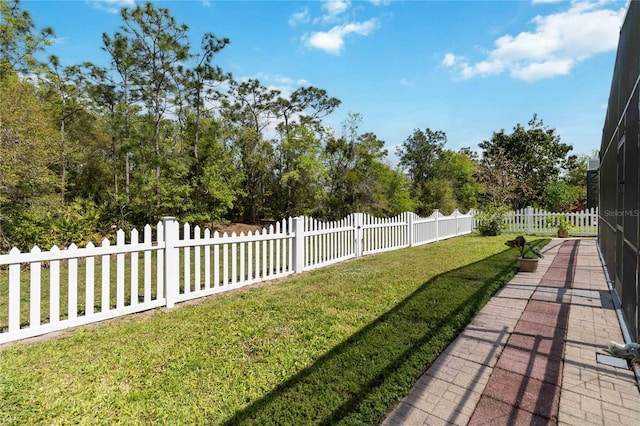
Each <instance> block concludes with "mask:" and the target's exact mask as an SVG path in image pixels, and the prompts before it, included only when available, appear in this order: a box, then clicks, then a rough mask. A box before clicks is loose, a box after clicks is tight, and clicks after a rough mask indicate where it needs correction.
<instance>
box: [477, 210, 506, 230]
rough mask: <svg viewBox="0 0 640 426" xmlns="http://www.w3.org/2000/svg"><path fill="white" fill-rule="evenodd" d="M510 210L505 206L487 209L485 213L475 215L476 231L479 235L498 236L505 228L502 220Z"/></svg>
mask: <svg viewBox="0 0 640 426" xmlns="http://www.w3.org/2000/svg"><path fill="white" fill-rule="evenodd" d="M510 211H511V210H510V209H509V208H508V207H506V206H500V207H489V208H488V209H487V210H486V211H484V212H480V213H478V214H477V215H476V219H477V224H476V229H477V230H478V232H479V233H480V235H484V236H495V235H500V234H501V233H502V230H503V229H504V228H505V224H504V220H505V218H506V215H507V213H509V212H510Z"/></svg>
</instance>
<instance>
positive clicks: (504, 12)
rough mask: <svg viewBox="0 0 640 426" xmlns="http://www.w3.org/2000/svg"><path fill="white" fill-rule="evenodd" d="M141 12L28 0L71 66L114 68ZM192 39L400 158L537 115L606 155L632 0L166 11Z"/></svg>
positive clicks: (384, 1) (175, 4) (175, 6)
mask: <svg viewBox="0 0 640 426" xmlns="http://www.w3.org/2000/svg"><path fill="white" fill-rule="evenodd" d="M139 3H142V2H138V1H136V0H109V1H89V0H77V1H34V0H24V1H23V8H24V9H26V10H27V11H29V12H30V13H31V15H32V16H33V18H34V21H35V23H36V25H37V26H38V27H42V26H51V27H53V28H54V30H55V32H56V36H57V39H56V44H55V46H53V47H52V48H50V50H49V51H48V52H49V53H54V54H56V55H58V56H59V57H60V59H61V63H62V64H63V65H73V64H77V63H80V62H84V61H92V62H94V63H99V64H104V65H106V63H105V61H106V57H105V55H104V53H103V52H102V51H101V45H102V41H101V37H102V33H103V32H106V33H108V34H113V33H114V32H115V31H117V29H118V26H119V25H120V24H121V20H120V16H119V13H118V10H119V8H120V7H123V6H124V7H131V6H132V5H135V4H139ZM154 3H155V4H157V5H158V6H161V7H167V8H168V9H169V10H170V11H171V13H172V14H173V16H174V17H176V19H177V20H178V22H180V23H185V24H187V25H188V26H189V28H190V35H191V38H192V42H193V44H194V45H198V44H199V40H200V38H201V36H202V34H204V33H205V32H213V33H214V34H215V35H217V36H219V37H228V38H230V40H231V43H230V45H229V46H227V47H226V48H225V49H224V50H223V51H222V52H221V53H220V54H219V56H218V57H217V64H218V65H219V66H221V67H222V68H223V69H224V70H225V71H228V72H231V73H232V74H233V75H234V77H235V78H236V79H242V78H258V79H259V80H260V81H261V82H262V83H263V84H265V85H267V86H272V87H274V88H279V89H280V90H282V91H283V92H284V93H288V92H291V91H293V90H295V88H296V87H299V86H300V85H314V86H316V87H319V88H322V89H325V90H327V91H328V93H329V95H330V96H335V97H337V98H338V99H340V100H341V101H342V105H341V106H340V108H339V109H338V110H336V112H334V113H333V114H332V115H331V116H330V117H328V118H327V119H326V121H325V123H327V124H328V125H330V126H332V127H333V128H335V129H336V131H337V132H339V131H340V128H341V123H342V122H343V120H344V119H345V117H346V116H347V114H348V113H349V112H357V113H360V114H361V115H362V117H363V122H362V127H361V131H362V132H373V133H375V134H376V135H377V136H378V137H379V138H380V139H382V140H384V141H385V142H386V146H387V148H388V150H389V152H390V154H391V153H393V152H395V147H396V146H397V145H398V144H400V143H402V141H404V140H405V139H406V138H407V137H408V136H410V135H411V134H412V133H413V130H414V129H416V128H420V129H425V128H427V127H429V128H431V129H433V130H443V131H444V132H446V134H447V136H448V143H447V145H446V147H447V148H450V149H454V150H458V149H460V148H462V147H471V148H472V149H477V145H478V143H479V142H482V141H483V140H486V139H489V138H490V137H491V134H492V132H493V131H499V130H500V129H503V128H504V129H506V130H511V129H512V127H513V126H514V125H515V124H516V123H518V122H519V123H522V124H526V123H527V122H528V121H529V119H530V118H531V117H532V115H533V113H537V114H538V116H539V117H540V118H542V119H543V120H544V122H545V124H547V125H549V126H551V127H555V128H556V129H557V130H558V133H559V134H560V136H561V138H562V141H563V142H566V143H570V144H572V145H573V147H574V153H577V154H590V153H591V152H592V151H593V150H594V149H597V148H598V147H599V145H600V138H601V133H602V125H603V122H604V116H605V113H606V103H607V99H608V96H609V90H610V85H611V77H612V74H613V66H614V62H615V51H616V47H617V42H618V33H619V29H620V26H621V25H622V21H623V19H624V15H625V12H626V7H627V2H626V1H596V2H585V1H571V2H569V1H550V0H534V1H395V0H371V1H364V0H363V1H353V0H351V1H348V0H329V1H215V0H193V1H156V2H154Z"/></svg>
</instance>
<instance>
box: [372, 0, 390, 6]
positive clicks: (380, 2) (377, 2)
mask: <svg viewBox="0 0 640 426" xmlns="http://www.w3.org/2000/svg"><path fill="white" fill-rule="evenodd" d="M369 3H371V4H372V5H374V6H387V5H388V4H389V3H391V0H369Z"/></svg>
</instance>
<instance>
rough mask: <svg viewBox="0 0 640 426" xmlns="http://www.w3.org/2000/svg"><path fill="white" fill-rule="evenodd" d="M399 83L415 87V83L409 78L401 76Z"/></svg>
mask: <svg viewBox="0 0 640 426" xmlns="http://www.w3.org/2000/svg"><path fill="white" fill-rule="evenodd" d="M400 84H401V85H402V86H404V87H416V83H415V82H413V81H411V80H407V79H406V78H401V79H400Z"/></svg>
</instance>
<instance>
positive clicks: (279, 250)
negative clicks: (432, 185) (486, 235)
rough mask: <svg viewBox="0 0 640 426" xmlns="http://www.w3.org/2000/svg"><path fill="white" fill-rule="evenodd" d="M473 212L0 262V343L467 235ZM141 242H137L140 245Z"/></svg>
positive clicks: (161, 238)
mask: <svg viewBox="0 0 640 426" xmlns="http://www.w3.org/2000/svg"><path fill="white" fill-rule="evenodd" d="M473 224H474V219H473V212H469V213H468V214H461V213H459V212H458V211H457V210H456V211H455V212H454V213H453V214H452V215H450V216H443V215H441V214H440V213H439V212H437V211H436V212H435V213H434V214H432V215H431V216H430V217H428V218H420V217H418V216H417V215H415V214H414V213H403V214H401V215H398V216H396V217H394V218H388V219H379V218H375V217H372V216H369V215H365V214H362V213H355V214H352V215H350V216H348V217H346V218H345V219H343V220H341V221H337V222H322V221H318V220H315V219H311V218H308V217H296V218H289V219H287V220H282V221H281V222H278V223H276V224H275V226H269V228H268V229H264V228H263V229H262V231H258V232H255V233H252V232H248V233H247V234H244V233H240V234H239V235H236V234H235V233H232V234H231V235H227V234H226V233H225V234H223V235H219V234H218V232H213V233H211V231H210V230H208V229H205V230H204V231H203V230H201V229H200V228H199V227H197V226H195V227H193V228H192V227H191V226H190V225H189V224H184V225H183V226H182V227H180V225H179V224H178V222H176V221H175V220H174V218H172V217H166V218H163V220H162V221H161V222H159V223H158V224H157V225H156V230H157V232H156V235H157V237H156V240H155V241H153V238H152V237H153V234H152V228H151V226H149V225H147V226H145V228H144V231H143V233H142V235H140V234H139V232H138V231H137V230H135V229H134V230H133V231H131V233H130V235H129V241H128V242H127V241H126V240H125V233H124V232H123V231H122V230H119V231H118V232H117V235H116V243H115V245H111V243H110V241H109V240H107V239H105V240H104V241H103V242H102V244H101V245H100V246H94V245H93V244H92V243H89V244H88V245H87V247H84V248H78V247H76V246H75V245H71V246H70V247H69V248H68V249H66V250H60V249H58V248H57V247H55V246H54V247H52V248H51V249H50V250H49V251H42V250H41V249H40V248H38V247H34V248H33V249H32V250H31V251H30V252H28V253H21V252H20V251H19V250H18V249H17V248H13V249H12V250H11V251H10V252H9V253H8V254H3V255H0V343H6V342H10V341H15V340H20V339H24V338H27V337H33V336H37V335H41V334H46V333H49V332H52V331H58V330H63V329H66V328H69V327H75V326H78V325H83V324H88V323H92V322H97V321H102V320H105V319H109V318H114V317H118V316H121V315H126V314H131V313H135V312H140V311H145V310H149V309H153V308H157V307H160V306H166V307H168V308H171V307H173V306H174V305H175V304H176V303H179V302H183V301H186V300H190V299H195V298H199V297H204V296H208V295H211V294H215V293H220V292H224V291H229V290H233V289H236V288H240V287H243V286H246V285H249V284H252V283H257V282H261V281H267V280H271V279H275V278H281V277H285V276H287V275H291V274H294V273H300V272H303V271H306V270H311V269H316V268H320V267H323V266H326V265H330V264H332V263H337V262H340V261H343V260H346V259H351V258H355V257H360V256H363V255H367V254H372V253H380V252H384V251H389V250H395V249H399V248H403V247H409V246H416V245H421V244H427V243H430V242H434V241H438V240H441V239H445V238H451V237H455V236H458V235H464V234H469V233H471V232H472V230H473ZM140 237H142V238H140Z"/></svg>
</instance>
